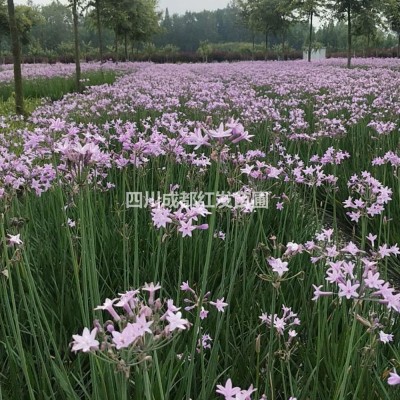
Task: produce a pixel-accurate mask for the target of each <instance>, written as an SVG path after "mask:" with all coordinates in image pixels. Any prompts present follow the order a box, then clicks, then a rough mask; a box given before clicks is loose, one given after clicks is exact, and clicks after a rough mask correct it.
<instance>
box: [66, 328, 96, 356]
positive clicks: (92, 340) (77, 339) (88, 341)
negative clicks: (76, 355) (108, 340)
mask: <svg viewBox="0 0 400 400" xmlns="http://www.w3.org/2000/svg"><path fill="white" fill-rule="evenodd" d="M96 334H97V328H94V329H93V330H92V331H91V332H90V331H89V329H88V328H84V329H83V332H82V336H81V335H72V338H73V339H74V341H73V342H72V351H75V352H77V351H83V352H84V353H87V352H88V351H93V350H98V349H99V344H100V343H99V341H98V340H96Z"/></svg>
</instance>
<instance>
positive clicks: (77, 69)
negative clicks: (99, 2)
mask: <svg viewBox="0 0 400 400" xmlns="http://www.w3.org/2000/svg"><path fill="white" fill-rule="evenodd" d="M72 17H73V20H74V42H75V84H76V90H77V92H80V91H81V60H80V58H81V55H80V50H79V33H78V24H79V18H78V0H73V3H72Z"/></svg>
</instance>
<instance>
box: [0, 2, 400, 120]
mask: <svg viewBox="0 0 400 400" xmlns="http://www.w3.org/2000/svg"><path fill="white" fill-rule="evenodd" d="M316 18H318V19H319V21H320V22H319V24H318V25H316V24H315V19H316ZM321 21H322V22H321ZM396 43H397V56H398V57H400V0H232V1H231V3H230V4H229V6H228V7H226V8H224V9H220V10H217V11H203V12H197V13H194V12H186V13H185V14H184V15H176V14H174V15H172V16H170V14H169V12H168V9H167V10H165V12H160V11H159V10H158V5H157V0H118V1H115V0H68V4H67V5H64V4H62V3H60V2H59V1H58V0H55V1H53V2H52V3H51V4H50V5H47V6H40V7H39V6H35V5H34V4H33V2H32V1H30V2H29V3H28V5H27V6H17V7H15V6H14V1H13V0H7V1H6V0H0V56H1V55H2V56H3V62H4V61H5V60H6V56H9V55H10V54H12V58H13V63H14V74H15V79H14V80H15V85H16V104H17V106H16V108H17V112H19V113H23V105H22V100H21V99H22V97H23V96H22V89H21V87H22V84H21V80H22V78H21V68H20V64H21V55H22V54H23V55H24V56H25V57H30V58H31V60H32V59H33V62H35V61H36V60H37V59H38V58H40V60H41V61H43V60H44V61H46V60H53V61H54V60H57V61H72V60H74V61H75V64H76V89H77V90H78V91H80V90H81V87H80V82H81V80H80V78H81V75H80V60H81V58H86V59H99V60H101V61H104V60H105V59H109V58H110V57H112V58H113V59H114V60H119V59H124V60H130V59H149V60H152V59H154V57H157V56H158V57H159V56H160V53H161V55H162V60H163V61H167V62H168V61H173V60H174V58H176V55H177V53H178V51H183V52H191V53H194V52H197V55H198V57H200V58H201V59H202V60H203V61H208V60H209V59H210V55H211V54H212V53H213V52H215V51H219V52H222V53H224V52H225V55H224V54H222V55H221V54H220V56H219V57H215V54H214V57H213V59H214V60H223V59H231V58H229V57H228V56H227V55H226V54H227V53H232V52H234V53H241V52H242V53H244V54H245V56H244V58H246V57H251V58H252V59H254V58H260V55H261V54H262V55H263V56H264V58H265V59H268V58H271V55H272V57H273V58H275V57H276V58H278V59H279V58H283V59H287V58H288V57H289V56H290V52H293V50H297V51H298V54H297V57H298V56H299V55H301V53H300V51H301V50H302V49H303V48H305V47H306V48H307V49H308V56H309V61H310V60H311V52H312V49H313V48H318V47H322V46H324V47H327V49H328V51H330V52H335V51H336V52H337V51H346V52H347V63H348V67H350V66H351V58H352V55H353V52H354V51H355V50H358V51H360V50H362V51H363V53H364V54H365V55H367V54H370V51H371V49H372V48H393V47H395V46H396ZM246 54H247V56H246ZM376 54H377V53H376ZM292 56H293V54H292ZM234 59H236V58H234ZM193 60H194V59H193V58H191V59H186V60H185V59H184V60H183V61H193ZM25 61H27V59H26V58H25Z"/></svg>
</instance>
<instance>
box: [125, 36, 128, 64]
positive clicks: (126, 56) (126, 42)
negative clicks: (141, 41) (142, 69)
mask: <svg viewBox="0 0 400 400" xmlns="http://www.w3.org/2000/svg"><path fill="white" fill-rule="evenodd" d="M124 42H125V61H128V34H127V33H126V32H125V38H124Z"/></svg>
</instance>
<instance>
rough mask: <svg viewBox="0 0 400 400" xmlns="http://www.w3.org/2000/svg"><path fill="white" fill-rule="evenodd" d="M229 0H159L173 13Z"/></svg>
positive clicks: (18, 0)
mask: <svg viewBox="0 0 400 400" xmlns="http://www.w3.org/2000/svg"><path fill="white" fill-rule="evenodd" d="M14 1H15V4H26V3H27V0H14ZM51 2H52V0H33V4H35V5H36V4H40V5H46V4H50V3H51ZM60 2H61V3H67V1H66V0H60ZM228 3H229V0H158V4H159V8H160V10H163V11H164V10H165V9H166V8H167V7H168V11H169V13H170V15H171V14H174V13H178V14H183V13H185V11H203V10H216V9H218V8H224V7H226V6H227V5H228Z"/></svg>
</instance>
